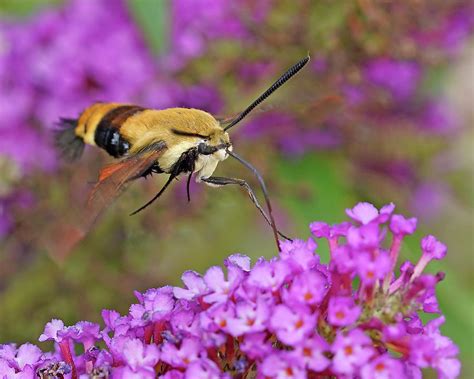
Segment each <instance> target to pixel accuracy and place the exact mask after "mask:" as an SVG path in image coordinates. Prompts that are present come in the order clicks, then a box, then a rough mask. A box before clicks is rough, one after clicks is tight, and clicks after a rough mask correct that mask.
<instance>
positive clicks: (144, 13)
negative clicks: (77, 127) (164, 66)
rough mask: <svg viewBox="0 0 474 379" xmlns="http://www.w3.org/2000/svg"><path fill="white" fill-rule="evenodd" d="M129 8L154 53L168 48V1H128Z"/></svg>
mask: <svg viewBox="0 0 474 379" xmlns="http://www.w3.org/2000/svg"><path fill="white" fill-rule="evenodd" d="M127 3H128V7H129V9H130V11H131V12H132V15H133V17H134V18H135V20H136V21H137V23H138V24H139V26H140V28H141V29H142V31H143V34H144V37H145V39H146V41H147V42H148V44H149V46H150V47H151V49H152V50H153V52H154V53H155V54H157V55H160V54H162V53H163V52H164V51H165V50H166V48H167V41H168V30H169V24H168V20H169V12H170V4H169V2H168V1H167V0H128V1H127Z"/></svg>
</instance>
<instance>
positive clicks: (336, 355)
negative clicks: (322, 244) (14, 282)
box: [0, 203, 460, 379]
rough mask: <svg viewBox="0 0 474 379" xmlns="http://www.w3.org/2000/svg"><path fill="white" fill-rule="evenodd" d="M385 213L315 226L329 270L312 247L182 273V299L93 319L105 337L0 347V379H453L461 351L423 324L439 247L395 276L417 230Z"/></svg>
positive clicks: (356, 211)
mask: <svg viewBox="0 0 474 379" xmlns="http://www.w3.org/2000/svg"><path fill="white" fill-rule="evenodd" d="M393 211H394V205H393V204H389V205H386V206H384V207H382V208H381V209H380V210H378V209H376V208H375V207H374V206H373V205H371V204H369V203H359V204H357V205H356V206H355V207H354V208H352V209H348V210H347V215H348V216H349V217H350V218H351V222H343V223H341V224H337V225H328V224H326V223H323V222H314V223H312V224H311V225H310V229H311V231H312V233H313V235H314V236H315V237H317V238H325V239H327V240H328V242H329V247H330V253H331V257H330V262H329V263H328V264H323V263H321V262H320V259H319V256H318V255H316V254H315V253H314V252H315V250H316V249H317V244H316V242H314V241H313V240H312V239H311V238H310V239H308V240H307V241H302V240H295V241H292V242H289V241H286V242H282V243H281V252H280V255H279V257H275V258H272V259H270V260H267V259H264V258H260V259H259V260H258V261H257V262H256V263H255V265H254V266H253V267H251V264H250V259H249V258H248V257H246V256H244V255H240V254H234V255H231V256H230V257H229V258H228V259H226V261H225V267H226V271H227V272H224V270H223V269H222V268H221V267H217V266H215V267H211V268H209V269H208V270H207V272H206V273H205V274H204V275H200V274H198V273H197V272H194V271H187V272H185V273H184V274H183V276H182V279H183V282H184V288H180V287H171V286H165V287H161V288H157V289H149V290H147V291H146V292H144V293H138V292H137V293H136V296H137V298H138V303H137V304H133V305H131V307H130V310H129V313H128V314H127V315H125V316H121V315H120V314H119V313H118V312H116V311H111V310H104V311H103V312H102V317H103V320H104V323H105V327H104V328H103V329H101V327H100V326H99V325H97V324H94V323H90V322H86V321H82V322H78V323H77V324H75V325H73V326H69V327H67V326H65V325H64V323H63V322H62V321H60V320H52V321H51V322H49V323H48V324H47V325H46V327H45V329H44V332H43V334H41V336H40V338H39V340H40V341H46V340H52V341H55V346H56V348H55V350H54V351H52V352H46V353H44V352H42V351H41V350H40V349H39V348H38V347H36V346H35V345H32V344H24V345H21V346H20V347H18V348H17V347H16V346H15V345H2V346H0V377H2V378H3V377H7V378H30V377H32V375H33V374H35V373H36V374H37V375H39V377H41V378H63V377H64V378H89V377H91V378H107V377H110V378H156V377H159V378H166V379H180V378H202V379H204V378H242V379H243V378H261V379H264V378H294V379H296V378H320V377H334V376H336V377H344V378H350V377H357V378H363V379H365V378H420V377H421V375H422V369H424V368H432V369H435V370H436V371H437V373H438V376H439V377H440V378H455V377H457V376H458V375H459V373H460V363H459V360H458V359H457V354H458V348H457V347H456V345H454V343H453V342H452V341H451V340H450V339H449V338H448V337H446V336H443V335H442V334H441V332H440V330H439V327H440V325H441V324H443V322H444V317H443V316H442V315H441V316H439V317H438V318H434V319H432V320H431V321H428V322H427V323H426V324H423V323H422V321H421V319H420V314H421V313H438V314H440V310H439V308H438V303H437V299H436V296H435V287H436V284H437V283H438V282H439V281H441V280H442V279H443V277H444V274H443V273H438V274H434V275H433V274H428V273H423V271H424V269H425V267H426V265H427V264H428V263H429V261H430V260H432V259H442V258H444V256H445V255H446V246H445V245H444V244H442V243H441V242H439V241H438V240H436V238H435V237H433V236H427V237H424V238H423V239H422V240H421V257H420V259H419V260H418V262H417V263H416V264H413V263H411V262H409V261H406V262H404V263H402V264H401V266H400V273H399V274H398V275H396V274H395V272H396V271H397V270H396V266H397V261H398V256H399V252H400V248H401V245H402V240H403V239H404V238H405V236H407V235H410V234H412V233H413V232H414V231H415V229H416V219H414V218H411V219H407V218H405V217H403V216H401V215H398V214H393ZM389 237H390V238H389ZM79 346H81V347H80V348H79V349H78V347H79ZM79 351H81V353H79Z"/></svg>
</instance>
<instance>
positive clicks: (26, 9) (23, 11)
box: [0, 0, 62, 16]
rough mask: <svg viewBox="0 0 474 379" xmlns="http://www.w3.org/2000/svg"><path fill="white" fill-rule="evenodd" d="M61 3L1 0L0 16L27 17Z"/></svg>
mask: <svg viewBox="0 0 474 379" xmlns="http://www.w3.org/2000/svg"><path fill="white" fill-rule="evenodd" d="M61 2H62V1H61V0H2V1H1V2H0V15H9V16H27V15H29V14H31V13H34V12H37V11H38V10H39V9H41V8H44V7H47V6H51V5H58V4H59V3H61Z"/></svg>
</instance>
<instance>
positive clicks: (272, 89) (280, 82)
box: [224, 55, 309, 130]
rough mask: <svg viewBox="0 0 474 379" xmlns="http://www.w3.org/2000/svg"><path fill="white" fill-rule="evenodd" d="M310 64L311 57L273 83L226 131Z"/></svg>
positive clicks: (291, 68)
mask: <svg viewBox="0 0 474 379" xmlns="http://www.w3.org/2000/svg"><path fill="white" fill-rule="evenodd" d="M308 62H309V55H308V56H306V57H305V58H303V59H302V60H300V61H299V62H298V63H296V64H295V65H293V66H291V67H290V68H289V69H288V70H287V71H286V72H285V73H284V74H283V75H282V76H280V78H279V79H278V80H277V81H276V82H275V83H273V84H272V85H271V86H270V88H269V89H267V90H266V91H265V92H264V93H262V94H261V95H260V96H259V98H258V99H257V100H255V101H254V102H253V103H252V104H250V105H249V106H248V107H247V109H245V110H244V111H243V112H242V113H241V114H240V115H238V116H237V117H236V118H235V119H234V120H232V121H231V122H230V124H229V125H227V126H226V127H225V128H224V130H229V129H230V128H232V127H233V126H234V125H236V124H238V123H239V122H240V121H242V120H243V119H244V118H245V117H246V116H247V115H248V114H249V113H250V112H252V110H253V109H254V108H255V107H256V106H258V105H259V104H260V103H261V102H262V101H264V100H265V99H266V98H267V97H268V96H270V95H271V94H272V93H273V92H275V91H276V90H277V89H278V88H279V87H281V86H282V85H283V84H285V82H287V81H288V80H289V79H290V78H291V77H292V76H294V75H295V74H296V73H297V72H298V71H299V70H301V69H302V68H303V67H304V66H305V65H306V63H308Z"/></svg>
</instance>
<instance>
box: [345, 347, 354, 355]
mask: <svg viewBox="0 0 474 379" xmlns="http://www.w3.org/2000/svg"><path fill="white" fill-rule="evenodd" d="M344 353H346V355H352V353H354V350H353V349H352V346H346V347H345V348H344Z"/></svg>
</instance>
